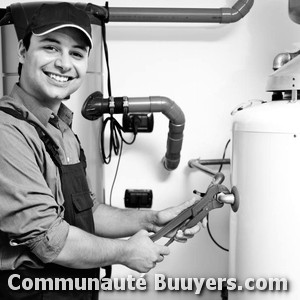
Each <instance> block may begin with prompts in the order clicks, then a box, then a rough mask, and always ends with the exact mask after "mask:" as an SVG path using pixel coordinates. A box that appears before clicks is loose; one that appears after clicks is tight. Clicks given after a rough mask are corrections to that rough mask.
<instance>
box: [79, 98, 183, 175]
mask: <svg viewBox="0 0 300 300" xmlns="http://www.w3.org/2000/svg"><path fill="white" fill-rule="evenodd" d="M126 111H127V112H128V113H151V112H161V113H163V114H164V115H165V116H166V117H167V118H168V119H169V120H170V122H169V133H168V139H167V151H166V154H165V157H164V159H163V164H164V167H165V168H166V169H167V170H170V171H171V170H174V169H176V168H177V167H178V165H179V162H180V151H181V147H182V141H183V130H184V125H185V117H184V113H183V112H182V110H181V109H180V107H179V106H178V105H177V104H176V103H175V102H174V101H172V100H171V99H169V98H167V97H160V96H151V97H136V98H128V97H118V98H111V99H104V98H103V95H102V93H101V92H94V93H93V94H91V95H90V96H89V97H88V98H87V99H86V101H85V103H84V104H83V106H82V109H81V113H82V115H83V117H84V118H86V119H88V120H96V119H98V118H100V117H101V116H102V115H103V114H104V113H113V114H116V113H124V112H126Z"/></svg>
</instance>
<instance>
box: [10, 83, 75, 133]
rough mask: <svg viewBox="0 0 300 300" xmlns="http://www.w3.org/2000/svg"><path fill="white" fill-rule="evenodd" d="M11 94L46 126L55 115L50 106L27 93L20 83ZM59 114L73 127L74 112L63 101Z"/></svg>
mask: <svg viewBox="0 0 300 300" xmlns="http://www.w3.org/2000/svg"><path fill="white" fill-rule="evenodd" d="M10 96H11V97H12V98H14V99H16V100H17V101H18V102H19V103H22V104H23V105H24V106H25V107H26V108H27V109H28V110H29V111H30V112H31V113H32V114H34V115H35V117H36V118H37V119H38V120H39V121H40V122H41V123H42V124H43V125H44V126H46V125H47V123H48V122H49V120H50V118H52V116H53V115H55V114H54V112H53V111H52V110H51V109H50V108H48V107H44V106H42V105H41V104H40V102H39V101H38V100H37V99H36V98H34V97H32V96H31V95H29V94H27V93H26V92H25V91H24V90H23V89H22V88H21V87H20V86H19V85H18V84H15V85H14V87H13V89H12V92H11V94H10ZM57 115H58V117H59V118H60V119H61V120H62V121H64V122H65V123H66V124H67V125H68V126H70V127H71V125H72V120H73V112H72V111H71V110H70V109H69V108H68V107H67V106H65V105H64V104H63V103H61V105H60V107H59V110H58V113H57Z"/></svg>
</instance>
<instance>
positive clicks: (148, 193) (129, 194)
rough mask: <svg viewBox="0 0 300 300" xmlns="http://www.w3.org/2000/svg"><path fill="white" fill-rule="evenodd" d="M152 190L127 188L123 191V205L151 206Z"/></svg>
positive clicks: (133, 206) (129, 206)
mask: <svg viewBox="0 0 300 300" xmlns="http://www.w3.org/2000/svg"><path fill="white" fill-rule="evenodd" d="M152 198H153V194H152V190H143V189H127V190H126V191H125V198H124V200H125V207H128V208H151V206H152Z"/></svg>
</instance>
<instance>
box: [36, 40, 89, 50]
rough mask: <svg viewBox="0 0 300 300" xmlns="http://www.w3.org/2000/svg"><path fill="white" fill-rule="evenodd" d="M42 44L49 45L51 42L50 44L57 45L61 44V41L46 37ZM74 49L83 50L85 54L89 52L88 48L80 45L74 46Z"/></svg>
mask: <svg viewBox="0 0 300 300" xmlns="http://www.w3.org/2000/svg"><path fill="white" fill-rule="evenodd" d="M41 42H48V43H49V42H50V43H55V44H61V43H60V41H59V40H56V39H54V38H49V37H45V38H43V39H41ZM73 47H74V48H78V49H81V50H83V51H85V52H88V50H87V48H86V46H84V45H79V44H78V45H74V46H73Z"/></svg>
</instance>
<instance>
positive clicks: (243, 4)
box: [220, 0, 254, 23]
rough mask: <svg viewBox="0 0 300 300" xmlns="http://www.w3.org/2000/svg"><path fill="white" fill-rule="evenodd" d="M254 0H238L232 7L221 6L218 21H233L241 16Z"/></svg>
mask: <svg viewBox="0 0 300 300" xmlns="http://www.w3.org/2000/svg"><path fill="white" fill-rule="evenodd" d="M253 4H254V0H239V1H237V2H236V3H235V4H234V5H233V7H232V8H221V11H222V13H221V15H222V21H221V22H220V23H234V22H237V21H239V20H240V19H241V18H243V17H244V16H245V15H246V14H247V13H248V12H249V11H250V9H251V8H252V6H253Z"/></svg>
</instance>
